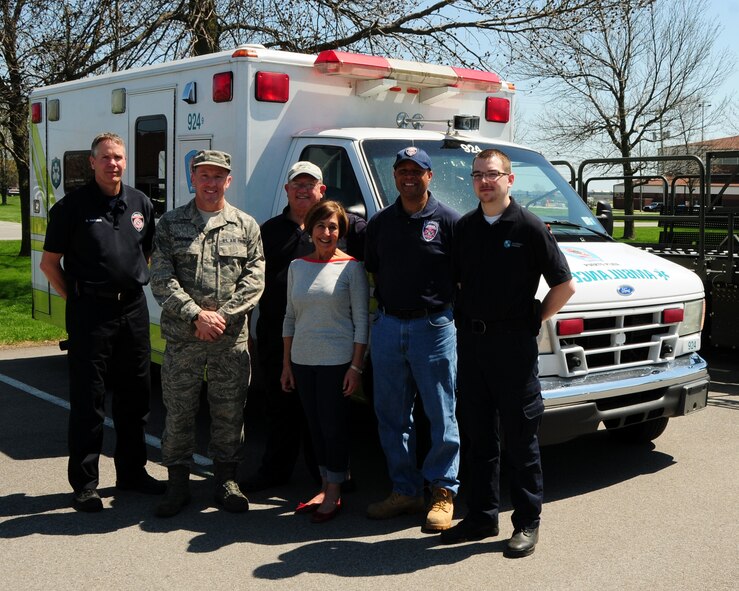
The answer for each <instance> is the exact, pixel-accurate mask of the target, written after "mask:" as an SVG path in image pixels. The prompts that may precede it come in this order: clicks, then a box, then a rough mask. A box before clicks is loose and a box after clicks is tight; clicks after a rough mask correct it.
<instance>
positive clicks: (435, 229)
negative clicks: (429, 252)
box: [421, 221, 439, 242]
mask: <svg viewBox="0 0 739 591" xmlns="http://www.w3.org/2000/svg"><path fill="white" fill-rule="evenodd" d="M438 233H439V222H434V221H427V222H426V223H424V224H423V230H422V231H421V237H422V238H423V239H424V240H425V241H426V242H431V241H432V240H433V239H434V238H436V235H437V234H438Z"/></svg>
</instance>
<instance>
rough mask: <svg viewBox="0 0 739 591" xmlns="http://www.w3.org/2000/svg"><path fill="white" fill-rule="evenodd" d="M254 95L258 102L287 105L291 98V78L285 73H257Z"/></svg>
mask: <svg viewBox="0 0 739 591" xmlns="http://www.w3.org/2000/svg"><path fill="white" fill-rule="evenodd" d="M254 95H255V98H256V99H257V100H258V101H264V102H268V103H286V102H287V100H288V99H289V98H290V76H288V75H287V74H284V73H283V72H257V76H256V84H255V85H254Z"/></svg>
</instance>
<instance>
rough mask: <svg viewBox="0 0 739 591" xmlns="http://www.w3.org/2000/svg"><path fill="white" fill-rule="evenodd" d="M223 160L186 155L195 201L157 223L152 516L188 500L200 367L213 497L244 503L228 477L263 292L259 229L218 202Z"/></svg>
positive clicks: (227, 179)
mask: <svg viewBox="0 0 739 591" xmlns="http://www.w3.org/2000/svg"><path fill="white" fill-rule="evenodd" d="M230 171H231V157H230V156H229V155H228V154H226V153H224V152H218V151H215V150H203V151H200V152H198V153H197V154H196V155H195V156H194V157H193V159H192V169H191V177H192V184H193V186H194V188H195V198H194V199H193V200H192V201H190V202H189V203H188V204H187V205H184V206H182V207H178V208H177V209H174V210H172V211H169V212H167V213H166V214H165V215H163V216H162V218H161V219H160V220H159V224H158V226H157V235H156V241H155V247H154V254H153V260H152V281H151V286H152V292H153V293H154V297H155V298H156V299H157V301H158V302H159V304H160V305H161V306H162V315H161V328H162V336H163V337H164V338H165V339H166V340H167V346H166V349H165V352H164V363H163V365H162V398H163V401H164V405H165V407H166V409H167V417H166V422H165V427H164V435H163V437H162V463H163V464H164V465H165V466H167V468H168V470H169V480H168V483H167V493H166V496H165V498H164V500H163V501H162V502H161V503H160V504H159V505H158V506H157V510H156V514H157V515H158V516H160V517H170V516H172V515H176V514H177V513H179V512H180V511H181V510H182V508H183V507H184V506H185V505H186V504H187V503H189V501H190V491H189V484H188V481H189V473H190V461H191V459H192V454H193V452H194V450H195V415H196V413H197V410H198V403H199V400H200V389H201V386H202V381H203V375H204V372H205V370H206V368H207V380H208V382H207V388H208V403H209V405H210V414H211V440H210V445H209V448H208V455H209V456H210V457H211V458H213V461H214V465H215V477H216V491H215V499H216V501H217V502H218V503H219V504H220V505H221V506H223V508H224V509H226V510H227V511H232V512H243V511H247V510H248V509H249V501H248V500H247V498H246V497H245V496H244V495H243V493H242V492H241V490H240V489H239V486H238V484H237V483H236V481H235V474H236V467H237V465H238V462H239V461H240V459H241V450H242V444H243V440H244V414H243V413H244V404H245V402H246V391H247V386H248V385H249V372H250V366H249V352H248V348H247V340H248V324H249V323H248V318H247V313H248V312H249V311H250V310H251V309H252V308H254V306H255V305H256V304H257V302H258V301H259V297H260V296H261V294H262V291H263V289H264V255H263V252H262V241H261V237H260V233H259V226H258V225H257V223H256V221H255V220H254V219H253V218H252V217H251V216H249V215H247V214H245V213H244V212H242V211H240V210H238V209H236V208H235V207H233V206H232V205H230V204H229V203H227V202H226V197H225V193H226V189H227V188H228V186H229V185H230V184H231V174H230Z"/></svg>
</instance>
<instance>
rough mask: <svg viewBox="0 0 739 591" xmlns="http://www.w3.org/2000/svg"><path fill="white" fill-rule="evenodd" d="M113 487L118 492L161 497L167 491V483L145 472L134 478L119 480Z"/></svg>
mask: <svg viewBox="0 0 739 591" xmlns="http://www.w3.org/2000/svg"><path fill="white" fill-rule="evenodd" d="M115 487H116V488H117V489H118V490H130V491H133V492H139V493H143V494H145V495H163V494H164V491H166V490H167V483H166V482H165V481H163V480H157V479H156V478H153V477H152V476H150V475H149V474H148V473H147V472H146V470H144V471H143V473H141V474H139V475H138V476H136V477H134V478H119V479H118V480H116V483H115Z"/></svg>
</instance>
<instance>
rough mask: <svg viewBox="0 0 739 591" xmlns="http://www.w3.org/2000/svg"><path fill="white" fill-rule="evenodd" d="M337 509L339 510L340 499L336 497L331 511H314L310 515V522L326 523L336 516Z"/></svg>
mask: <svg viewBox="0 0 739 591" xmlns="http://www.w3.org/2000/svg"><path fill="white" fill-rule="evenodd" d="M339 511H341V499H337V501H336V504H335V505H334V508H333V509H331V511H329V512H328V513H321V512H320V511H316V512H315V513H313V515H311V516H310V522H311V523H326V522H327V521H331V520H332V519H333V518H334V517H336V516H337V515H338V514H339Z"/></svg>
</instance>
